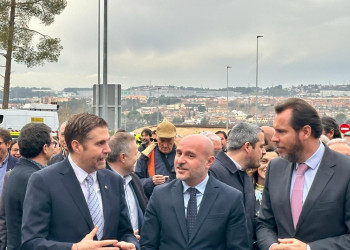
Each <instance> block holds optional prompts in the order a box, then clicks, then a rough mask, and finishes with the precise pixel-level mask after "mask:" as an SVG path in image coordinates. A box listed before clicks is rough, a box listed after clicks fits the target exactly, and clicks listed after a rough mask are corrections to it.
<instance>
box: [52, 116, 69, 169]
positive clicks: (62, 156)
mask: <svg viewBox="0 0 350 250" xmlns="http://www.w3.org/2000/svg"><path fill="white" fill-rule="evenodd" d="M66 124H67V122H63V123H62V124H61V127H60V131H59V134H58V142H59V144H60V147H61V151H60V152H59V153H58V154H56V155H54V156H53V157H52V158H51V160H50V161H49V164H48V165H52V164H54V163H56V162H60V161H63V160H64V159H65V158H66V157H67V155H68V148H67V145H66V141H65V139H64V129H65V128H66Z"/></svg>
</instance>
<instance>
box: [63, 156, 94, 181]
mask: <svg viewBox="0 0 350 250" xmlns="http://www.w3.org/2000/svg"><path fill="white" fill-rule="evenodd" d="M68 161H69V163H70V165H71V166H72V168H73V171H74V173H75V175H76V177H77V179H78V181H79V183H80V184H82V183H83V182H84V181H85V179H86V177H87V176H88V175H89V174H88V173H87V172H86V171H85V170H83V169H82V168H81V167H79V166H78V165H77V164H76V163H75V162H74V161H73V159H72V157H71V156H70V154H69V155H68ZM96 173H97V172H96V171H94V172H92V173H90V175H91V176H92V179H93V180H94V182H96V179H97V175H96Z"/></svg>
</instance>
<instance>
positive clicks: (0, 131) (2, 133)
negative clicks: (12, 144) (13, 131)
mask: <svg viewBox="0 0 350 250" xmlns="http://www.w3.org/2000/svg"><path fill="white" fill-rule="evenodd" d="M0 138H1V139H3V140H4V142H5V143H6V144H7V143H9V141H11V140H12V137H11V135H10V131H8V130H7V129H4V128H0Z"/></svg>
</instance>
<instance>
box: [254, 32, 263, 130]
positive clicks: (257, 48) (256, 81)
mask: <svg viewBox="0 0 350 250" xmlns="http://www.w3.org/2000/svg"><path fill="white" fill-rule="evenodd" d="M259 37H263V36H257V37H256V79H255V122H256V124H258V58H259Z"/></svg>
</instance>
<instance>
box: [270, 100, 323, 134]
mask: <svg viewBox="0 0 350 250" xmlns="http://www.w3.org/2000/svg"><path fill="white" fill-rule="evenodd" d="M286 109H291V110H292V118H291V119H290V125H291V126H292V128H293V129H294V130H295V131H299V130H300V129H301V128H302V127H304V126H306V125H309V126H310V127H311V134H312V135H313V137H314V138H320V136H321V134H322V123H321V119H320V116H319V115H318V113H317V111H316V109H315V108H314V107H312V106H311V105H310V104H309V103H307V102H306V101H304V100H303V99H299V98H289V99H287V100H286V101H285V102H283V103H281V104H278V105H277V106H275V111H276V113H277V114H280V113H282V112H283V111H284V110H286Z"/></svg>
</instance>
